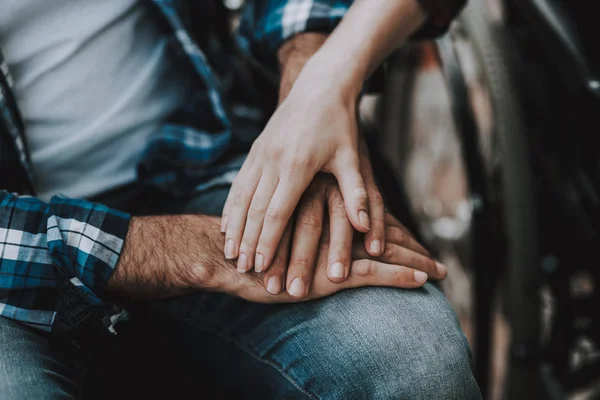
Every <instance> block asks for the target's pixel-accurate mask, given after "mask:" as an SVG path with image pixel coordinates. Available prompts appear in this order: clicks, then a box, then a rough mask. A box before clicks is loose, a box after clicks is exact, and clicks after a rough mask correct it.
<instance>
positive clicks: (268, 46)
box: [238, 0, 353, 65]
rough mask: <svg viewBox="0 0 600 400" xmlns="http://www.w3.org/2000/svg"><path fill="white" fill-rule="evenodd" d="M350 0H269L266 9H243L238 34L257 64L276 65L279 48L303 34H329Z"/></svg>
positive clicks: (351, 0) (345, 10)
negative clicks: (254, 56) (256, 60)
mask: <svg viewBox="0 0 600 400" xmlns="http://www.w3.org/2000/svg"><path fill="white" fill-rule="evenodd" d="M352 2H353V0H335V1H332V0H322V1H318V0H316V1H310V0H293V1H291V0H290V1H271V2H268V4H269V6H268V7H263V8H262V9H258V7H256V6H254V5H252V3H250V5H249V6H248V7H247V9H246V11H245V14H244V17H243V18H242V25H241V26H240V30H239V31H238V34H239V36H241V39H242V41H243V42H244V41H246V43H245V46H243V47H249V49H248V50H250V51H251V52H252V53H254V54H255V55H256V56H257V57H258V58H259V59H260V60H261V61H263V62H267V63H268V64H273V65H276V64H275V63H276V54H277V51H278V50H279V47H280V46H281V45H282V44H283V42H285V41H286V40H288V39H290V38H291V37H293V36H295V35H297V34H299V33H305V32H319V33H331V32H332V31H333V30H334V29H335V28H336V26H337V25H338V24H339V23H340V21H341V20H342V18H343V17H344V15H345V14H346V12H348V9H349V8H350V6H351V5H352Z"/></svg>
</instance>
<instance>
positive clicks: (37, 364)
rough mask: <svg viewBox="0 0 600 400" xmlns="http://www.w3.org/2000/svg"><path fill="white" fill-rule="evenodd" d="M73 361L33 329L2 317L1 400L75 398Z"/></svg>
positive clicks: (0, 333) (76, 380)
mask: <svg viewBox="0 0 600 400" xmlns="http://www.w3.org/2000/svg"><path fill="white" fill-rule="evenodd" d="M70 361H71V360H69V359H68V358H66V357H64V356H63V355H62V354H60V352H57V351H56V350H54V349H52V348H51V347H50V345H49V343H48V341H47V340H46V338H45V337H43V336H42V335H40V334H39V333H38V332H36V331H34V330H33V329H31V328H28V327H25V326H23V325H21V324H19V323H17V322H14V321H11V320H8V319H6V318H2V317H0V399H2V400H5V399H6V400H12V399H40V398H52V399H75V398H76V396H77V393H78V388H77V384H78V381H79V379H80V374H78V373H77V372H76V371H75V370H74V369H73V368H72V365H71V363H70Z"/></svg>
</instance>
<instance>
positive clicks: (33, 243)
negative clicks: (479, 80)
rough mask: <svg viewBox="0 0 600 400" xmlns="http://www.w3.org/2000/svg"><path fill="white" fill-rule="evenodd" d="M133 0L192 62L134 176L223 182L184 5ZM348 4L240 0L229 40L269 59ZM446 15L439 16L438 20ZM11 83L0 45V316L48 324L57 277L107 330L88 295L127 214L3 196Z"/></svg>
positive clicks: (24, 185) (110, 257)
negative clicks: (184, 91) (177, 103)
mask: <svg viewBox="0 0 600 400" xmlns="http://www.w3.org/2000/svg"><path fill="white" fill-rule="evenodd" d="M140 1H142V0H140ZM143 1H147V2H148V4H149V6H151V7H153V8H154V10H155V11H157V16H159V17H160V18H162V19H163V20H162V21H161V22H165V21H166V22H167V23H168V25H169V26H170V34H169V40H170V42H171V44H172V45H173V48H174V49H175V52H176V53H177V54H178V55H179V56H181V57H184V58H187V60H188V61H189V63H190V64H191V65H192V67H193V69H194V70H195V72H196V76H197V78H198V79H197V82H196V84H197V87H198V89H199V90H198V93H197V95H196V96H194V98H193V99H192V101H190V103H189V104H188V105H187V106H186V107H184V109H182V110H180V112H178V113H177V115H175V116H174V117H173V120H171V121H167V122H166V123H165V124H164V126H163V127H162V129H159V130H157V132H156V133H155V134H154V135H153V136H152V137H151V138H150V139H149V141H148V143H147V146H146V149H145V152H144V154H143V157H142V159H141V162H140V165H139V176H140V179H142V180H145V181H148V182H151V183H153V184H154V185H157V186H159V187H161V188H163V189H164V190H167V191H169V192H171V193H179V194H181V193H187V192H190V191H200V190H205V189H208V188H210V187H212V186H214V185H217V184H226V183H231V181H232V180H233V177H234V176H235V175H236V173H237V171H238V169H239V167H240V165H241V162H242V159H241V158H237V159H234V160H233V161H226V160H225V159H224V157H223V156H224V154H225V152H226V150H227V149H228V148H229V147H230V144H231V140H232V133H231V130H232V128H231V123H230V119H229V118H228V112H227V110H226V106H225V104H224V101H223V96H222V93H221V92H220V88H219V79H218V77H217V75H216V74H215V72H214V71H213V70H212V69H211V66H210V65H209V63H208V61H207V57H206V56H205V54H204V53H203V52H202V50H201V49H200V48H199V47H198V46H197V44H196V42H195V41H194V40H193V39H192V38H193V37H194V36H193V33H192V32H191V31H192V27H191V26H189V21H193V20H194V17H193V16H189V15H185V12H186V10H189V9H190V8H189V7H188V6H187V5H186V3H185V1H184V0H143ZM422 1H423V4H424V5H426V6H427V5H429V6H431V5H432V4H433V5H435V4H437V3H448V4H450V3H452V4H454V7H455V8H453V10H458V8H459V6H460V5H461V4H462V1H461V0H437V1H436V0H422ZM199 4H201V3H199ZM350 4H351V1H350V0H257V1H253V2H249V4H248V6H247V8H246V11H245V13H244V18H243V21H242V24H241V28H240V32H239V35H238V36H237V37H238V39H239V40H240V43H241V44H242V46H241V47H242V48H245V49H249V50H251V51H252V53H253V54H258V55H260V54H262V55H267V58H268V56H269V55H270V57H271V58H272V59H273V56H274V54H275V52H276V49H277V48H278V47H279V45H280V44H281V43H282V42H283V41H285V40H286V39H287V38H289V37H291V36H293V35H295V34H297V33H300V32H306V31H320V32H330V31H331V30H333V29H334V28H335V26H336V25H337V24H338V23H339V21H340V20H341V18H342V17H343V15H344V14H345V12H346V11H347V10H348V8H349V7H350ZM435 7H436V6H434V8H432V9H431V10H434V11H435V10H437V8H435ZM195 9H197V7H196V8H195ZM440 9H441V8H440ZM443 10H446V9H445V8H444V9H443ZM448 16H449V14H446V13H444V17H443V21H446V20H447V19H448ZM433 20H434V21H438V19H436V18H433ZM438 23H439V21H438ZM265 59H266V58H265ZM11 87H12V79H11V76H10V71H9V68H8V65H7V63H6V61H5V59H4V57H3V56H2V51H1V49H0V189H2V190H0V316H2V317H6V318H10V319H14V320H17V321H20V322H22V323H25V324H29V325H31V326H34V327H37V328H39V329H42V330H46V331H52V330H56V329H55V328H56V327H55V326H54V322H55V321H56V320H57V307H58V306H57V304H62V303H64V302H61V301H60V298H59V291H58V290H57V287H60V286H61V285H59V284H58V282H59V279H65V278H66V279H68V282H69V284H70V285H72V289H73V290H75V291H76V293H78V294H77V297H79V298H80V299H81V300H83V301H84V302H85V303H86V304H87V305H88V306H89V307H90V308H93V309H94V313H95V314H98V315H97V317H98V320H99V321H101V325H102V326H104V327H105V328H107V329H108V330H109V331H111V332H113V326H112V323H113V322H114V321H115V320H116V319H117V318H116V316H117V315H119V313H120V312H121V310H119V308H118V307H116V306H114V305H111V304H108V303H104V302H103V300H102V299H101V298H100V297H99V296H98V295H97V294H96V293H97V292H98V291H99V290H100V289H101V288H102V287H103V285H104V284H105V283H106V282H107V281H108V279H109V278H110V276H111V274H112V272H113V270H114V268H115V266H116V264H117V262H118V260H119V254H120V253H121V250H122V249H123V244H124V240H125V236H126V233H127V228H128V223H129V218H130V217H129V215H127V214H124V213H121V212H118V211H115V210H112V209H109V208H108V207H105V206H102V205H99V204H94V203H91V202H88V201H85V200H74V199H67V198H63V197H54V198H53V199H52V200H51V201H50V202H47V203H46V202H43V201H41V200H39V199H37V198H35V197H32V196H22V195H21V196H19V195H16V194H13V192H17V193H26V194H30V195H32V194H34V193H33V190H32V184H31V181H32V176H33V172H32V171H33V169H32V167H31V161H30V158H29V153H28V151H27V141H26V136H25V133H26V132H25V127H24V124H23V122H22V120H21V117H20V114H19V110H18V105H17V104H16V101H15V98H14V96H13V93H12V91H11ZM190 171H192V173H191V175H190ZM61 282H62V281H61ZM99 305H100V306H99ZM98 310H103V311H102V312H103V314H100V313H99V312H98ZM59 319H60V318H59Z"/></svg>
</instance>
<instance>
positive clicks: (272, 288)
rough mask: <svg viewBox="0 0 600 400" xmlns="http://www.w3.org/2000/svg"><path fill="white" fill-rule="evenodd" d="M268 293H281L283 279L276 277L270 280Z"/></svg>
mask: <svg viewBox="0 0 600 400" xmlns="http://www.w3.org/2000/svg"><path fill="white" fill-rule="evenodd" d="M267 292H269V293H271V294H279V293H281V279H279V277H278V276H276V275H274V276H272V277H270V278H269V280H268V281H267Z"/></svg>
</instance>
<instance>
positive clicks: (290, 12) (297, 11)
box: [281, 0, 313, 39]
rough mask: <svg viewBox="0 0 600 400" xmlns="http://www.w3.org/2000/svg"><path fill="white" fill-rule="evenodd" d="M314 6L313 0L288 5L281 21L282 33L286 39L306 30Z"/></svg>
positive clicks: (296, 1)
mask: <svg viewBox="0 0 600 400" xmlns="http://www.w3.org/2000/svg"><path fill="white" fill-rule="evenodd" d="M312 6H313V2H312V0H291V1H289V2H288V3H287V4H286V6H285V8H284V9H283V18H282V20H281V31H282V36H283V38H284V39H287V38H289V37H291V36H293V35H295V34H296V33H298V32H302V31H304V30H305V29H306V23H307V22H308V18H309V17H310V15H311V9H312Z"/></svg>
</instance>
